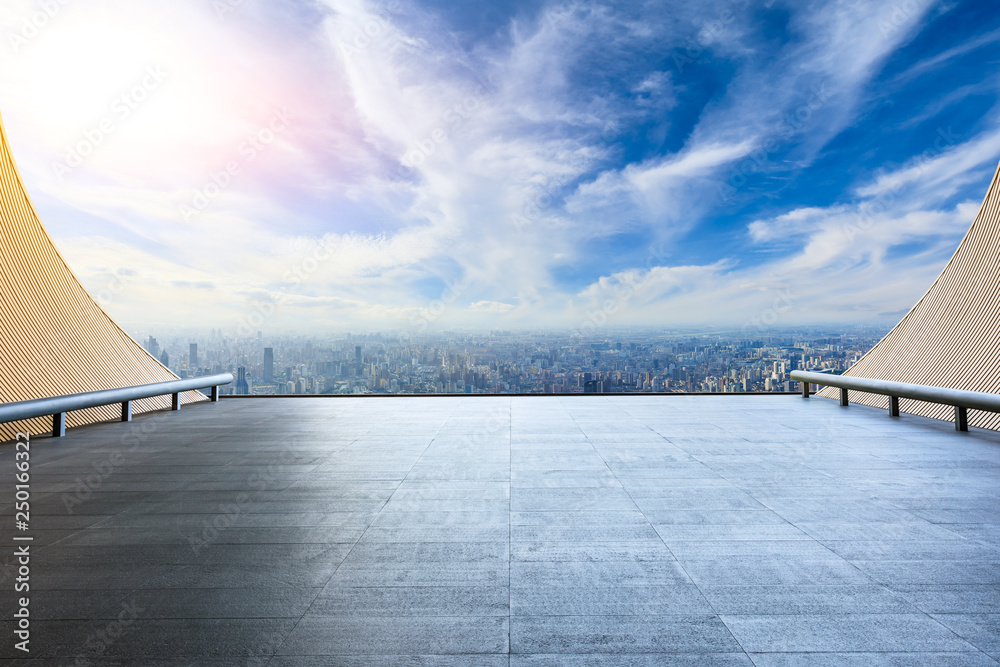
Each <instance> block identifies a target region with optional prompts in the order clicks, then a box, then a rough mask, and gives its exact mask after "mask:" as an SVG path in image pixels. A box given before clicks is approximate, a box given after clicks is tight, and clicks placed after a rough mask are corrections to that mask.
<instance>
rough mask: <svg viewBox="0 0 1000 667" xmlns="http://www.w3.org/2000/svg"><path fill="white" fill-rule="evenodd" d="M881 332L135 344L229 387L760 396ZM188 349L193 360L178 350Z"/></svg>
mask: <svg viewBox="0 0 1000 667" xmlns="http://www.w3.org/2000/svg"><path fill="white" fill-rule="evenodd" d="M884 333H885V332H884V331H883V330H879V329H870V328H853V329H848V330H846V331H845V330H843V329H837V330H827V331H824V330H819V329H813V330H787V331H758V332H756V333H755V334H753V335H751V334H747V333H746V332H742V333H741V332H691V331H686V332H685V331H655V332H653V331H647V332H621V331H618V332H615V331H609V332H605V334H604V335H602V336H594V337H590V338H581V337H579V336H573V335H571V334H567V333H565V332H563V333H554V332H537V331H536V332H511V331H493V332H489V333H486V334H484V333H477V332H448V333H444V334H429V335H417V336H408V335H407V334H406V333H398V332H397V333H384V332H383V333H361V334H344V335H327V336H322V337H311V336H290V335H287V334H285V335H282V334H275V335H269V336H264V335H263V332H259V333H258V334H257V335H256V336H252V337H250V338H243V339H240V338H230V337H227V335H226V334H225V333H224V332H223V331H222V330H220V329H212V330H211V332H210V333H205V334H204V335H201V336H197V335H196V336H193V337H192V336H181V337H176V336H175V337H171V338H170V339H166V338H164V339H162V340H161V339H160V338H157V337H155V336H153V335H149V336H147V337H146V338H145V339H141V343H142V345H143V346H144V347H145V348H146V350H147V351H149V352H150V354H153V355H154V356H157V355H158V358H159V359H160V360H161V361H162V362H163V363H164V365H166V366H168V367H169V368H170V370H171V371H173V372H175V373H176V374H177V375H178V376H180V377H181V378H186V377H194V376H204V375H209V374H218V373H222V372H228V373H232V374H233V375H234V377H236V378H237V379H236V381H235V382H234V383H233V384H232V385H230V386H228V387H225V388H223V390H222V391H223V393H225V394H253V395H264V396H273V395H326V394H341V395H343V394H349V395H361V394H575V393H607V394H613V393H761V392H782V391H784V392H792V391H795V390H796V389H797V387H798V384H797V383H796V382H795V381H793V380H792V379H791V378H790V375H789V374H790V373H791V372H792V371H793V370H802V369H811V370H823V371H828V372H833V373H842V372H843V371H845V370H847V369H848V368H850V367H851V365H852V364H853V363H854V362H856V361H857V360H858V359H859V358H860V357H861V355H863V354H864V353H865V352H867V351H868V350H869V349H870V348H871V347H872V346H873V345H874V344H875V343H876V342H877V341H878V340H879V339H880V338H881V337H882V335H883V334H884ZM194 340H197V341H198V342H193V341H194ZM171 349H172V350H173V353H172V354H171V353H170V350H171ZM185 349H189V350H192V351H194V350H198V351H200V352H199V356H197V357H193V356H191V354H190V353H189V354H188V355H186V356H185V355H184V354H182V352H183V350H185ZM192 359H195V362H194V364H192V361H191V360H192Z"/></svg>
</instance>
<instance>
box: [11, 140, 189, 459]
mask: <svg viewBox="0 0 1000 667" xmlns="http://www.w3.org/2000/svg"><path fill="white" fill-rule="evenodd" d="M0 142H2V143H0V220H2V233H3V238H2V243H0V402H2V403H10V402H14V401H23V400H28V399H33V398H42V397H46V396H58V395H62V394H73V393H78V392H84V391H96V390H99V389H113V388H116V387H125V386H131V385H137V384H146V383H150V382H160V381H164V380H173V379H177V376H176V375H174V374H173V373H171V372H170V371H169V370H168V369H167V368H166V367H165V366H163V365H162V364H161V363H160V362H159V361H157V360H156V359H155V358H153V356H152V355H150V354H149V353H148V352H146V350H144V349H143V348H142V347H141V346H140V345H138V344H137V343H136V342H135V341H134V340H132V339H131V338H130V337H129V336H128V335H127V334H126V333H125V332H124V331H122V329H121V328H120V327H119V326H118V325H117V324H115V323H114V322H113V321H112V320H111V318H110V317H108V315H107V313H105V312H104V310H103V309H102V308H101V307H100V305H98V304H97V302H96V301H94V300H93V299H92V298H91V297H90V295H89V294H87V291H86V290H84V288H83V286H82V285H80V282H79V281H78V280H77V279H76V276H74V275H73V272H72V271H71V270H70V269H69V266H67V264H66V262H65V261H64V260H63V258H62V256H61V255H60V254H59V251H58V250H56V247H55V245H54V244H53V242H52V239H51V238H50V237H49V235H48V233H47V232H46V231H45V227H44V226H43V225H42V222H41V220H40V219H39V217H38V213H37V212H36V211H35V207H34V205H32V203H31V199H30V198H29V197H28V193H27V190H26V189H25V187H24V182H23V181H22V180H21V176H20V174H19V173H18V171H17V166H16V165H15V164H14V159H13V157H12V155H11V151H10V145H9V144H8V142H7V134H6V131H5V130H4V128H3V123H2V121H0ZM181 400H182V403H193V402H196V401H202V400H206V399H205V398H204V397H203V396H202V395H201V394H199V393H198V392H194V391H189V392H185V393H184V394H182V396H181ZM169 407H170V397H169V396H160V397H156V398H148V399H143V400H141V401H136V402H135V403H134V404H133V412H134V413H140V412H147V411H150V410H159V409H163V408H169ZM120 416H121V414H120V408H119V406H118V405H110V406H104V407H101V408H91V409H89V410H81V411H79V412H71V413H69V414H68V415H66V426H67V427H73V426H80V425H82V424H92V423H94V422H99V421H106V420H110V419H118V418H120ZM51 428H52V424H51V420H48V419H32V420H29V421H25V422H15V423H9V424H0V441H5V440H11V439H13V438H14V437H15V434H16V433H17V432H18V431H22V432H23V431H27V432H29V433H32V434H35V433H43V432H47V431H49V430H51Z"/></svg>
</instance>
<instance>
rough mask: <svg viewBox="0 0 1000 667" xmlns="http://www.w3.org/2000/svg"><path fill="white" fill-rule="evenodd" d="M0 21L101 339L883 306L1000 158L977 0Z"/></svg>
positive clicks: (112, 15)
mask: <svg viewBox="0 0 1000 667" xmlns="http://www.w3.org/2000/svg"><path fill="white" fill-rule="evenodd" d="M0 33H2V34H4V35H6V39H5V42H6V43H5V44H4V45H0V48H3V49H6V51H5V52H4V56H3V59H4V67H3V69H2V71H0V113H2V114H3V117H4V122H5V125H6V128H7V131H8V134H9V136H10V140H11V143H12V146H13V148H14V151H15V158H16V159H17V160H18V163H19V165H20V166H21V169H22V171H23V174H24V177H25V180H26V183H27V185H28V188H29V191H30V192H31V194H32V196H33V199H34V201H35V203H36V205H37V207H38V208H39V210H40V211H41V213H42V216H43V219H44V220H45V221H46V224H47V226H48V228H49V230H50V232H51V234H52V236H53V237H54V238H55V240H56V242H57V244H58V246H59V248H60V250H61V251H62V252H63V254H64V256H65V257H66V259H67V261H68V262H69V264H70V266H71V267H72V268H73V269H74V271H75V272H76V273H77V275H78V276H79V277H80V278H81V280H82V281H83V282H84V284H85V286H86V287H87V288H88V289H89V290H90V291H91V293H92V294H94V295H95V296H96V297H97V298H98V300H99V301H100V302H101V303H102V304H103V305H104V306H105V308H106V309H107V310H108V312H109V313H110V314H111V315H112V316H113V317H115V318H116V319H117V320H118V321H120V322H122V323H123V324H125V325H126V326H130V327H133V328H136V327H141V328H144V329H145V328H155V327H156V326H164V325H166V324H180V325H187V326H201V327H205V328H207V327H210V326H211V327H221V328H223V329H224V330H226V331H236V332H246V331H249V330H251V329H252V330H254V331H256V330H257V329H266V330H270V331H277V330H280V329H286V328H295V329H298V330H315V331H326V330H345V329H346V330H359V329H369V330H381V329H391V330H404V331H405V330H412V331H425V330H434V329H444V328H503V329H517V328H531V327H555V328H562V329H572V330H578V331H585V332H593V331H597V330H599V329H600V328H602V327H611V326H634V325H640V326H655V327H680V326H729V327H747V326H757V324H756V323H759V322H762V321H764V322H766V323H767V324H768V325H773V326H784V325H798V324H806V323H825V322H835V323H849V322H873V321H877V322H882V323H884V324H893V323H894V322H895V321H896V320H898V319H899V317H901V315H902V313H903V312H904V311H905V310H906V309H907V308H908V307H909V306H911V305H912V304H913V303H914V302H915V301H916V300H917V299H918V298H919V297H920V296H921V295H922V294H923V292H924V291H925V290H926V289H927V287H929V285H930V283H931V282H932V281H933V280H934V278H935V277H936V276H937V274H938V273H939V272H940V270H941V268H942V267H943V266H944V264H945V262H946V261H947V260H948V258H949V257H950V255H951V253H952V252H953V251H954V249H955V247H956V246H957V244H958V242H959V240H960V239H961V237H962V235H963V234H964V233H965V231H966V230H967V229H968V227H969V225H970V224H971V223H972V221H973V219H974V217H975V214H976V212H977V210H978V207H979V204H980V203H981V201H982V197H983V195H984V194H985V191H986V188H987V186H988V184H989V182H990V179H991V177H992V175H993V173H994V171H995V169H996V166H997V161H998V160H1000V126H998V117H997V114H996V112H995V111H996V104H997V94H998V91H1000V68H998V67H997V64H998V60H1000V12H998V11H997V10H996V9H995V8H994V7H992V6H991V5H990V4H989V3H982V2H974V1H959V2H933V1H931V0H895V1H893V2H862V1H860V0H845V1H843V2H813V3H810V2H782V1H781V0H763V1H761V2H752V1H750V0H725V1H722V2H701V3H687V2H684V3H681V2H648V3H642V2H622V3H565V2H541V3H539V2H530V3H529V2H507V3H504V2H491V3H451V2H423V3H421V2H411V1H407V0H390V1H389V2H381V3H370V2H364V1H362V0H350V1H346V0H345V1H341V0H323V1H316V2H293V1H285V2H273V1H269V2H264V1H263V0H242V1H241V0H213V1H209V0H197V1H196V0H177V1H176V2H172V3H157V2H152V1H151V0H128V2H126V1H125V0H93V1H91V2H87V3H83V2H73V1H72V0H63V2H59V0H52V1H51V2H40V1H39V0H12V1H11V2H7V3H5V4H4V8H3V9H2V10H0ZM102 123H104V125H103V126H102ZM102 127H103V128H104V129H103V130H102V129H101V128H102ZM105 130H106V131H105ZM83 153H86V154H85V155H84V154H83Z"/></svg>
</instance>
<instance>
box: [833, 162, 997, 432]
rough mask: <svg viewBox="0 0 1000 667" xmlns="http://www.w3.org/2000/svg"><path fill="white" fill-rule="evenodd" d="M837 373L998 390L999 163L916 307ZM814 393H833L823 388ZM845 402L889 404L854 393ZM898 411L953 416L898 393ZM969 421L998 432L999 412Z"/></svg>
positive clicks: (939, 407)
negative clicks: (971, 217)
mask: <svg viewBox="0 0 1000 667" xmlns="http://www.w3.org/2000/svg"><path fill="white" fill-rule="evenodd" d="M844 375H853V376H856V377H864V378H874V379H877V380H893V381H896V382H912V383H916V384H926V385H933V386H936V387H948V388H950V389H967V390H969V391H985V392H990V393H994V394H997V393H1000V167H998V169H997V171H996V173H994V175H993V181H992V182H991V183H990V187H989V190H988V191H987V193H986V198H985V199H984V200H983V205H982V207H981V208H980V209H979V214H978V215H977V216H976V219H975V221H974V222H973V223H972V227H970V228H969V231H968V232H967V233H966V235H965V238H963V239H962V242H961V243H960V244H959V246H958V250H956V251H955V254H954V255H953V256H952V258H951V260H950V261H949V262H948V264H947V266H945V268H944V270H943V271H942V272H941V275H940V276H938V279H937V280H936V281H934V284H933V285H931V288H930V289H929V290H927V293H926V294H924V296H923V298H921V299H920V301H918V302H917V305H915V306H914V307H913V309H912V310H910V312H909V313H907V314H906V316H905V317H904V318H903V319H902V321H901V322H900V323H899V324H897V325H896V326H895V327H894V328H893V330H892V331H890V332H889V333H888V334H886V336H885V338H883V339H882V340H881V341H879V343H878V344H877V345H875V347H873V348H872V349H871V350H869V351H868V352H867V353H866V354H865V355H864V356H862V357H861V359H859V360H858V362H857V363H856V364H854V365H853V366H851V368H850V369H848V370H847V371H846V372H845V373H844ZM818 395H819V396H825V397H827V398H839V396H840V391H839V390H838V389H835V388H833V387H827V388H825V389H824V390H823V391H821V392H819V394H818ZM850 398H851V400H852V401H855V402H858V403H863V404H865V405H873V406H876V407H880V408H886V409H888V407H889V398H888V397H887V396H879V395H876V394H868V393H863V392H854V391H852V392H851V394H850ZM899 409H900V411H901V412H909V413H911V414H916V415H922V416H924V417H933V418H935V419H944V420H954V418H955V412H954V409H953V408H952V407H950V406H947V405H935V404H933V403H923V402H921V401H911V400H908V399H902V400H900V402H899ZM969 424H970V425H971V426H979V427H982V428H989V429H994V430H1000V414H997V413H993V412H982V411H979V410H970V411H969Z"/></svg>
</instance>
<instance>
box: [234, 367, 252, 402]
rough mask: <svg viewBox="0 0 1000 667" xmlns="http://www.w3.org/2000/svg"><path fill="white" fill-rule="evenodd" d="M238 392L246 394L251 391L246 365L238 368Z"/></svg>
mask: <svg viewBox="0 0 1000 667" xmlns="http://www.w3.org/2000/svg"><path fill="white" fill-rule="evenodd" d="M236 393H237V394H241V395H244V396H245V395H247V394H249V393H250V384H249V383H248V382H247V369H246V368H245V367H244V366H240V367H239V368H237V369H236Z"/></svg>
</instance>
